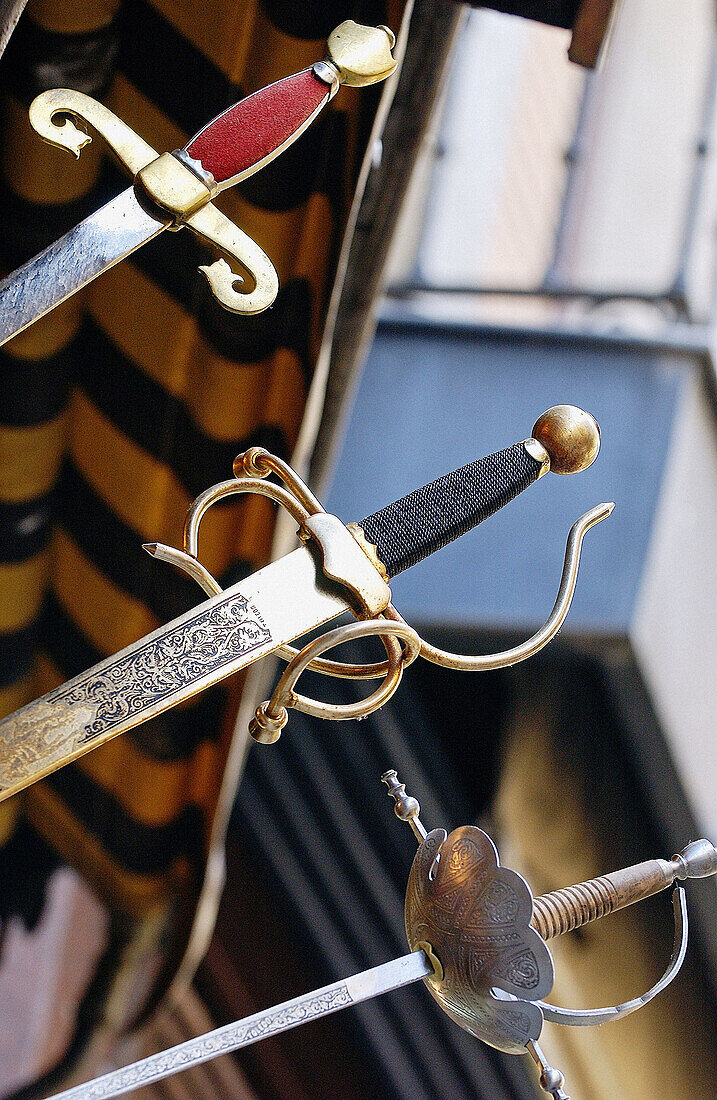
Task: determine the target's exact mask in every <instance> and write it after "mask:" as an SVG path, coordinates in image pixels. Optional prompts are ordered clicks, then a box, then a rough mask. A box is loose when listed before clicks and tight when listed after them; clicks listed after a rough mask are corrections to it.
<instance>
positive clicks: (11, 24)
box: [0, 0, 27, 57]
mask: <svg viewBox="0 0 717 1100" xmlns="http://www.w3.org/2000/svg"><path fill="white" fill-rule="evenodd" d="M26 4H27V0H2V2H1V3H0V57H2V55H3V54H4V53H5V47H6V46H7V44H8V42H9V41H10V36H11V34H12V32H13V31H14V30H15V27H16V25H17V21H18V19H19V18H20V16H21V15H22V13H23V11H24V10H25V5H26Z"/></svg>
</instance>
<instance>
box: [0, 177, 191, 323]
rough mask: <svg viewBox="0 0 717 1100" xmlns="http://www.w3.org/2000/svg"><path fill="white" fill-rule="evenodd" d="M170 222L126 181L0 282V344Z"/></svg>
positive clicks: (89, 281) (148, 239)
mask: <svg viewBox="0 0 717 1100" xmlns="http://www.w3.org/2000/svg"><path fill="white" fill-rule="evenodd" d="M170 224H171V219H170V218H167V220H166V221H162V220H160V219H159V218H154V217H152V215H151V214H148V213H147V212H146V210H143V209H142V207H141V206H140V205H139V203H138V202H137V198H136V196H135V193H134V189H133V188H132V187H128V188H127V190H126V191H123V192H122V194H121V195H118V196H117V198H115V199H112V201H111V202H108V203H106V204H105V205H104V206H102V207H101V208H100V209H99V210H96V211H95V213H94V214H90V216H89V218H85V220H84V221H83V222H80V224H79V225H76V226H75V227H74V229H71V230H70V232H69V233H65V235H64V237H60V239H59V241H55V243H54V244H51V245H50V246H49V248H46V249H45V250H44V252H40V253H39V254H38V255H37V256H35V258H34V259H33V260H30V261H29V263H26V264H25V265H24V266H23V267H19V268H18V269H17V271H14V272H13V273H12V275H8V277H7V279H4V280H3V281H2V282H1V283H0V344H4V343H5V342H6V340H9V339H10V338H11V337H13V336H17V334H18V332H22V330H23V329H25V328H27V326H28V325H31V324H32V323H33V321H37V320H38V319H39V318H40V317H44V315H45V314H46V313H49V312H50V310H51V309H54V308H55V306H59V304H60V303H61V302H64V301H65V300H66V299H67V298H69V297H71V295H73V294H74V293H75V292H76V291H78V290H80V289H81V288H82V287H83V286H87V284H88V283H91V282H92V280H93V279H96V278H97V276H98V275H101V274H102V272H103V271H107V269H108V268H110V267H113V266H114V265H115V264H116V263H119V261H120V260H122V259H124V257H125V256H129V254H130V253H131V252H134V251H135V250H136V249H137V248H139V247H140V246H141V245H143V244H144V243H145V242H146V241H150V240H151V239H152V238H153V237H156V236H157V234H158V233H161V232H162V230H164V229H166V228H167V226H168V225H170Z"/></svg>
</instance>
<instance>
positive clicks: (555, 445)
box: [533, 405, 600, 474]
mask: <svg viewBox="0 0 717 1100" xmlns="http://www.w3.org/2000/svg"><path fill="white" fill-rule="evenodd" d="M533 439H537V440H538V442H539V443H541V444H542V445H543V447H544V448H545V450H546V451H547V452H548V456H549V458H550V469H551V470H552V471H553V473H555V474H577V473H579V472H580V470H587V468H588V466H590V465H591V464H592V463H593V462H594V461H595V459H596V458H597V454H598V451H599V450H600V428H599V427H598V423H597V420H596V419H595V417H594V416H591V415H590V413H586V412H583V410H582V409H578V408H577V406H575V405H554V406H553V408H552V409H548V411H547V412H544V413H543V415H542V416H539V417H538V419H537V420H536V422H535V424H534V425H533Z"/></svg>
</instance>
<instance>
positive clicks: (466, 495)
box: [360, 443, 542, 577]
mask: <svg viewBox="0 0 717 1100" xmlns="http://www.w3.org/2000/svg"><path fill="white" fill-rule="evenodd" d="M541 468H542V463H541V462H540V460H539V459H537V458H533V456H532V455H531V454H529V453H528V451H527V450H526V449H525V444H524V443H514V444H513V446H512V447H506V449H505V450H503V451H496V453H495V454H492V455H488V456H487V457H486V458H479V459H478V460H477V461H476V462H471V463H469V465H468V466H462V467H461V468H460V469H459V470H454V471H453V472H452V473H450V474H445V475H444V477H439V478H438V479H437V480H436V481H432V482H431V483H430V485H424V486H423V488H422V489H415V490H414V491H413V492H412V493H409V494H408V496H405V497H402V499H401V500H397V501H395V503H394V504H389V505H387V507H386V508H382V509H381V511H380V512H374V514H373V515H372V516H369V517H368V518H367V519H365V520H363V522H362V523H361V524H360V526H361V527H362V528H363V531H364V534H365V535H366V538H367V539H368V541H369V542H372V543H374V544H375V546H376V549H377V551H378V556H379V558H380V559H381V561H382V562H383V564H384V565H385V566H386V571H387V572H388V575H389V577H395V576H396V574H397V573H401V572H403V570H404V569H409V568H410V567H411V566H412V565H415V564H416V563H417V562H419V561H422V560H423V558H427V557H428V555H429V554H433V553H434V551H436V550H440V549H441V547H442V546H447V545H448V543H449V542H452V541H453V539H456V538H458V536H459V535H464V534H465V533H466V532H467V531H470V530H471V528H473V527H475V526H476V524H478V523H480V522H481V521H482V520H484V519H487V518H488V516H492V515H493V513H494V512H497V511H498V509H499V508H502V507H503V505H504V504H508V502H509V501H511V500H512V499H513V497H515V496H517V495H518V493H521V492H522V491H523V489H527V487H528V486H529V485H530V484H532V482H534V481H537V479H538V477H539V476H540V471H541Z"/></svg>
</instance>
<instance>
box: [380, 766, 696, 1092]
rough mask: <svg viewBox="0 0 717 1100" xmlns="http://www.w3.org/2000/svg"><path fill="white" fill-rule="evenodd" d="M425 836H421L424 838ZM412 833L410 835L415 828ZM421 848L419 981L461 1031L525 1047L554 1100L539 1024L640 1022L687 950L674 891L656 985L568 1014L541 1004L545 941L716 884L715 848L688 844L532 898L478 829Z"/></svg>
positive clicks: (392, 784) (399, 794)
mask: <svg viewBox="0 0 717 1100" xmlns="http://www.w3.org/2000/svg"><path fill="white" fill-rule="evenodd" d="M381 779H382V782H384V783H386V786H387V787H388V793H389V795H390V796H391V797H392V798H393V799H394V802H395V803H396V807H395V809H396V814H397V816H398V817H399V818H401V820H404V821H407V822H408V824H410V825H411V826H412V827H413V824H414V819H415V817H416V815H417V812H418V811H417V809H416V807H417V806H418V803H417V801H416V799H415V798H413V797H412V796H411V795H408V794H407V793H406V789H405V785H404V784H403V783H401V781H400V780H399V778H398V775H397V773H396V771H395V770H394V769H392V770H391V771H388V772H386V773H384V775H383V776H382V777H381ZM421 828H423V827H421ZM414 832H415V829H414ZM416 836H417V839H418V842H419V848H418V851H417V853H416V857H415V859H414V861H413V866H412V868H411V872H410V875H409V879H408V885H407V888H406V903H405V919H406V935H407V939H408V943H409V945H410V946H411V948H412V950H416V949H417V948H418V947H421V948H423V950H425V951H426V952H427V953H428V954H430V956H431V958H432V960H433V965H434V974H433V975H431V976H429V977H428V978H426V979H424V980H425V983H426V985H427V986H428V988H429V990H430V992H431V993H432V995H433V996H434V998H435V999H436V1000H437V1001H438V1002H439V1004H440V1005H441V1007H442V1008H443V1009H444V1010H445V1011H446V1013H447V1014H448V1015H449V1016H450V1017H451V1018H452V1019H453V1020H455V1022H456V1023H458V1024H459V1025H460V1026H461V1027H463V1028H464V1029H465V1030H466V1031H469V1032H470V1033H471V1034H472V1035H475V1036H477V1037H478V1038H479V1039H482V1040H483V1041H484V1042H486V1043H489V1044H490V1045H491V1046H495V1047H497V1048H498V1049H500V1050H503V1051H506V1052H508V1053H515V1054H519V1053H523V1052H524V1051H525V1050H526V1048H527V1050H528V1051H529V1052H530V1054H531V1055H532V1057H533V1058H534V1059H535V1061H536V1063H537V1064H538V1066H539V1068H540V1070H541V1077H540V1083H541V1087H542V1088H543V1089H544V1091H545V1092H548V1093H550V1094H551V1095H552V1096H553V1097H554V1098H555V1100H569V1098H568V1096H567V1093H566V1092H565V1091H564V1088H563V1086H564V1079H563V1075H562V1074H561V1073H560V1071H559V1070H556V1069H554V1068H553V1067H551V1066H550V1065H549V1064H548V1062H547V1060H546V1059H545V1056H544V1054H543V1052H542V1050H541V1049H540V1047H539V1046H538V1044H537V1040H538V1038H539V1036H540V1032H541V1029H542V1025H543V1020H544V1019H547V1020H550V1021H551V1022H553V1023H560V1024H569V1025H573V1026H585V1025H591V1024H599V1023H602V1022H604V1021H605V1020H611V1019H612V1020H614V1019H619V1018H621V1017H622V1016H627V1015H629V1014H630V1013H632V1012H636V1011H637V1010H638V1009H640V1008H642V1007H643V1006H644V1005H645V1004H647V1003H648V1002H649V1001H650V1000H652V998H653V997H655V996H656V995H657V994H658V993H659V992H661V990H662V989H664V988H665V987H666V986H667V985H669V983H670V982H671V981H672V980H673V978H674V977H675V976H676V974H677V973H678V972H679V969H680V967H681V965H682V962H683V960H684V956H685V951H686V948H687V911H686V902H685V893H684V890H683V888H682V887H681V886H679V885H678V886H676V887H675V893H674V897H673V912H674V917H675V935H674V943H673V950H672V955H671V958H670V962H669V964H668V966H667V969H666V970H665V972H664V974H663V975H662V977H661V978H660V980H659V981H658V982H656V983H655V985H654V986H653V987H652V988H651V989H650V990H648V992H647V993H645V994H643V995H642V996H640V997H635V998H634V999H633V1000H631V1001H627V1002H624V1003H622V1004H620V1005H617V1006H614V1007H610V1008H601V1009H589V1010H571V1009H565V1008H561V1007H558V1006H555V1005H550V1004H547V1003H546V1002H545V1001H544V1000H542V999H541V998H544V997H545V996H546V995H547V993H549V992H550V989H551V987H552V983H553V962H552V957H551V955H550V952H549V950H548V947H547V945H546V943H545V941H546V940H548V939H551V938H553V937H555V936H558V935H562V934H564V933H565V932H568V931H570V930H572V929H575V928H579V927H581V926H582V925H584V924H586V923H588V922H589V921H592V920H597V919H598V918H599V917H601V916H605V915H607V914H608V913H610V912H615V911H616V910H617V909H622V908H625V907H626V906H628V905H632V904H634V903H635V902H637V901H640V900H642V899H643V898H646V897H650V896H651V895H652V894H655V893H658V892H659V891H660V890H664V889H665V888H666V887H668V886H670V885H671V884H673V883H675V882H677V881H678V880H680V879H685V878H704V877H707V876H709V875H714V874H717V849H716V848H715V847H714V845H712V844H711V843H710V842H709V841H707V840H698V841H693V842H692V843H690V844H688V845H687V847H686V848H684V849H683V851H682V852H680V853H679V854H677V855H675V856H673V857H672V859H671V860H669V861H668V860H662V859H656V860H648V861H646V862H644V863H639V864H636V865H634V866H633V867H627V868H624V869H623V870H620V871H615V872H612V873H610V874H608V875H603V876H602V877H601V878H599V879H592V880H590V881H589V882H584V883H579V884H578V885H576V886H569V887H566V888H564V889H563V890H558V891H555V892H553V893H551V894H546V895H543V896H541V897H537V898H533V897H532V894H531V892H530V888H529V886H528V884H527V883H526V882H525V881H524V879H522V878H521V876H520V875H517V874H516V873H515V872H514V871H511V870H509V869H507V868H504V867H501V866H500V862H499V859H498V853H497V851H496V849H495V846H494V844H493V842H492V841H491V839H490V837H488V835H487V834H486V833H484V832H483V831H482V830H480V829H477V828H475V827H474V826H462V827H461V828H459V829H455V830H454V831H453V832H452V833H451V834H450V835H449V836H448V835H447V834H446V832H445V830H443V829H434V830H433V831H432V832H429V833H428V834H427V836H426V837H425V838H424V839H421V836H420V835H419V834H416Z"/></svg>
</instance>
